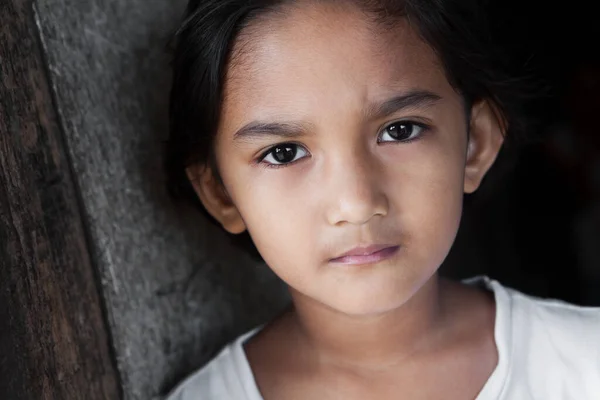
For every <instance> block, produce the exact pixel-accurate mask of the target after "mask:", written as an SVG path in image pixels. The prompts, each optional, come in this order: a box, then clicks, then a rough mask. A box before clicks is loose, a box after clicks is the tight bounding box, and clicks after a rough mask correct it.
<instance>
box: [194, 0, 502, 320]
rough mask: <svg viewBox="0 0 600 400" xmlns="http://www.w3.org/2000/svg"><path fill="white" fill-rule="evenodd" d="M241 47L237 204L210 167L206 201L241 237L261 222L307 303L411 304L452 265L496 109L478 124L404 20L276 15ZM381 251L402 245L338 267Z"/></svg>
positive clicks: (203, 189) (232, 94)
mask: <svg viewBox="0 0 600 400" xmlns="http://www.w3.org/2000/svg"><path fill="white" fill-rule="evenodd" d="M234 54H235V57H234V58H233V59H232V61H231V63H230V65H229V69H228V73H227V76H226V81H225V89H224V104H223V109H222V115H221V121H220V129H219V132H218V134H217V138H216V143H215V146H216V147H215V148H216V159H217V164H218V166H219V170H220V174H221V177H222V179H223V182H224V189H225V190H226V192H227V193H228V195H229V198H230V199H231V203H229V202H228V201H227V199H226V198H224V197H223V196H218V195H217V194H216V193H217V190H216V189H215V183H214V181H213V180H211V179H210V178H209V176H210V173H208V170H206V169H205V170H202V169H198V171H200V173H201V174H202V173H204V175H201V176H203V177H204V178H203V179H199V180H196V181H194V185H195V187H196V190H197V191H198V194H199V196H200V198H201V200H202V201H203V202H204V204H205V206H206V208H207V209H208V210H209V212H211V213H212V214H213V215H214V216H215V217H216V218H217V219H218V220H219V221H221V223H222V224H223V226H224V227H225V228H226V229H227V230H228V231H230V232H233V233H239V232H241V231H243V229H248V231H249V233H250V235H251V237H252V239H253V241H254V243H255V245H256V247H257V248H258V250H259V252H260V253H261V255H262V256H263V258H264V260H265V261H266V263H267V264H268V265H269V266H270V267H271V268H272V269H273V271H274V272H275V273H276V274H277V275H278V276H279V277H280V278H281V279H283V280H284V281H285V282H286V283H287V284H288V285H289V286H290V290H291V292H292V296H294V297H295V298H296V299H305V300H307V299H310V300H311V301H316V302H318V303H320V304H323V305H326V306H328V307H330V308H333V309H335V310H338V311H341V312H344V313H347V314H353V315H365V314H374V313H380V312H384V311H386V310H390V309H393V308H395V307H398V306H400V305H402V304H403V303H404V302H406V301H407V300H408V299H409V298H410V297H411V296H412V295H413V294H414V293H415V292H416V291H417V290H418V289H419V288H420V287H421V286H422V285H423V284H424V283H425V282H426V281H427V280H428V279H430V278H431V277H432V275H433V274H434V273H435V272H436V270H437V268H438V267H439V266H440V264H441V263H442V261H443V260H444V258H445V257H446V255H447V253H448V251H449V249H450V247H451V245H452V243H453V241H454V238H455V235H456V233H457V229H458V226H459V221H460V216H461V209H462V197H463V192H464V191H465V190H466V191H473V190H475V189H476V187H477V186H478V184H479V182H480V180H481V179H482V177H483V175H484V174H485V172H486V171H487V169H488V168H489V166H490V165H491V164H492V162H493V160H494V157H495V156H496V153H497V151H498V148H499V147H500V144H501V142H502V135H501V133H500V130H499V128H498V126H497V124H496V123H495V119H494V118H493V117H492V116H493V112H491V110H490V108H489V107H488V106H487V105H486V104H483V105H482V106H481V107H478V106H476V107H474V110H473V113H474V114H473V117H472V120H471V121H467V120H466V114H467V112H466V110H465V107H464V105H463V103H462V100H461V97H460V96H459V95H458V94H457V93H456V92H455V91H454V89H453V88H452V87H451V86H450V84H449V83H448V80H447V79H446V76H445V74H444V71H443V69H442V67H441V65H440V63H439V60H438V59H437V57H436V55H435V54H434V52H433V51H432V50H431V49H430V48H429V47H428V46H427V45H426V44H425V43H424V42H423V41H422V40H421V39H420V38H419V37H418V36H417V34H416V33H415V32H414V31H413V30H412V28H410V27H409V25H408V24H407V23H406V22H404V23H403V22H400V23H398V24H397V25H396V26H395V27H394V28H393V29H389V28H388V29H387V30H386V31H383V28H382V27H377V26H375V25H373V22H369V20H368V19H366V18H365V16H364V14H361V13H360V12H359V11H355V10H351V9H342V8H334V7H332V6H326V5H323V4H320V5H313V6H303V7H302V8H294V9H293V10H290V12H289V13H288V14H286V15H283V14H282V15H279V14H278V15H277V16H274V17H272V18H271V19H268V20H264V21H261V22H259V23H256V24H255V25H253V26H251V27H250V28H248V29H247V30H246V32H244V33H243V36H242V37H241V38H240V39H239V40H238V41H237V43H236V45H235V47H234ZM468 124H471V135H472V136H471V139H472V143H467V128H468ZM198 171H197V172H198ZM202 171H203V172H202ZM188 173H190V176H192V174H193V171H191V170H188ZM194 176H196V175H194ZM372 244H387V245H391V246H399V249H398V251H397V252H396V253H395V254H394V255H393V256H392V257H391V258H388V259H386V260H384V261H381V262H378V263H372V264H363V265H344V264H339V263H334V262H331V261H330V260H331V259H332V258H335V257H338V256H339V255H341V254H342V253H344V252H346V251H348V250H351V249H353V248H355V247H357V246H368V245H372Z"/></svg>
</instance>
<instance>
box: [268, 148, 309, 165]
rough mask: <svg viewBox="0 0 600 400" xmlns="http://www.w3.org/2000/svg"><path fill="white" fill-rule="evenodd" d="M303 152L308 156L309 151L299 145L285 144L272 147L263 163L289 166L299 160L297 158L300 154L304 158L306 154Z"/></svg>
mask: <svg viewBox="0 0 600 400" xmlns="http://www.w3.org/2000/svg"><path fill="white" fill-rule="evenodd" d="M302 152H304V154H307V151H306V150H304V149H303V148H302V147H300V146H299V145H297V144H294V143H283V144H279V145H277V146H274V147H271V149H270V150H269V151H267V153H265V156H264V157H263V158H262V161H263V162H265V163H266V164H275V165H281V164H289V163H291V162H293V161H296V160H297V158H296V157H297V156H298V154H300V155H302V156H303V155H304V154H302Z"/></svg>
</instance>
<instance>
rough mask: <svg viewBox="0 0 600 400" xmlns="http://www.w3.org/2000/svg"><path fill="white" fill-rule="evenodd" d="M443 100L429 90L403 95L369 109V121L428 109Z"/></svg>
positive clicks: (367, 114)
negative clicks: (408, 111)
mask: <svg viewBox="0 0 600 400" xmlns="http://www.w3.org/2000/svg"><path fill="white" fill-rule="evenodd" d="M441 99H442V97H441V96H439V95H437V94H435V93H433V92H430V91H427V90H413V91H410V92H408V93H403V94H400V95H397V96H394V97H392V98H391V99H389V100H386V101H384V102H383V103H381V104H374V105H371V106H369V107H368V108H367V112H366V116H367V118H368V119H379V118H383V117H386V116H388V115H391V114H394V113H397V112H399V111H402V110H404V109H407V108H413V109H414V108H426V107H430V106H432V105H434V104H435V103H437V102H438V101H440V100H441Z"/></svg>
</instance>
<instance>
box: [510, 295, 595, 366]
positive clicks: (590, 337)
mask: <svg viewBox="0 0 600 400" xmlns="http://www.w3.org/2000/svg"><path fill="white" fill-rule="evenodd" d="M505 290H506V292H507V294H508V297H509V298H510V300H511V303H512V304H511V305H512V307H511V309H512V313H513V321H514V326H513V328H514V331H516V332H517V331H518V329H519V327H525V328H527V333H529V334H533V335H535V338H536V339H537V340H541V339H544V340H546V341H548V342H553V343H554V344H555V345H556V347H557V349H556V350H557V351H561V352H563V353H569V352H573V353H577V352H582V351H585V352H586V354H587V355H588V356H592V355H595V356H596V361H597V362H598V363H599V365H600V341H599V340H598V337H600V307H584V306H577V305H574V304H570V303H566V302H564V301H561V300H554V299H542V298H538V297H535V296H530V295H527V294H524V293H521V292H519V291H517V290H514V289H510V288H505Z"/></svg>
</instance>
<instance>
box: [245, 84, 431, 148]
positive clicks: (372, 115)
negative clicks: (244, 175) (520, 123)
mask: <svg viewBox="0 0 600 400" xmlns="http://www.w3.org/2000/svg"><path fill="white" fill-rule="evenodd" d="M441 99H442V97H441V96H439V95H437V94H435V93H433V92H429V91H426V90H414V91H410V92H407V93H403V94H400V95H397V96H394V97H392V98H391V99H389V100H386V101H384V102H383V103H379V104H373V105H370V106H368V107H367V111H366V116H367V118H368V119H379V118H383V117H386V116H388V115H391V114H394V113H397V112H399V111H402V110H404V109H407V108H424V107H429V106H432V105H433V104H435V103H437V102H438V101H439V100H441ZM310 128H311V126H310V125H307V124H306V123H303V122H295V121H291V122H263V121H252V122H249V123H247V124H246V125H244V126H243V127H241V128H240V129H238V130H237V131H236V132H235V134H234V135H233V141H234V142H235V141H248V142H250V141H253V140H258V139H261V138H265V137H279V138H284V139H293V138H298V137H301V136H305V135H306V134H307V132H309V131H311V130H312V129H310Z"/></svg>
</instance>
